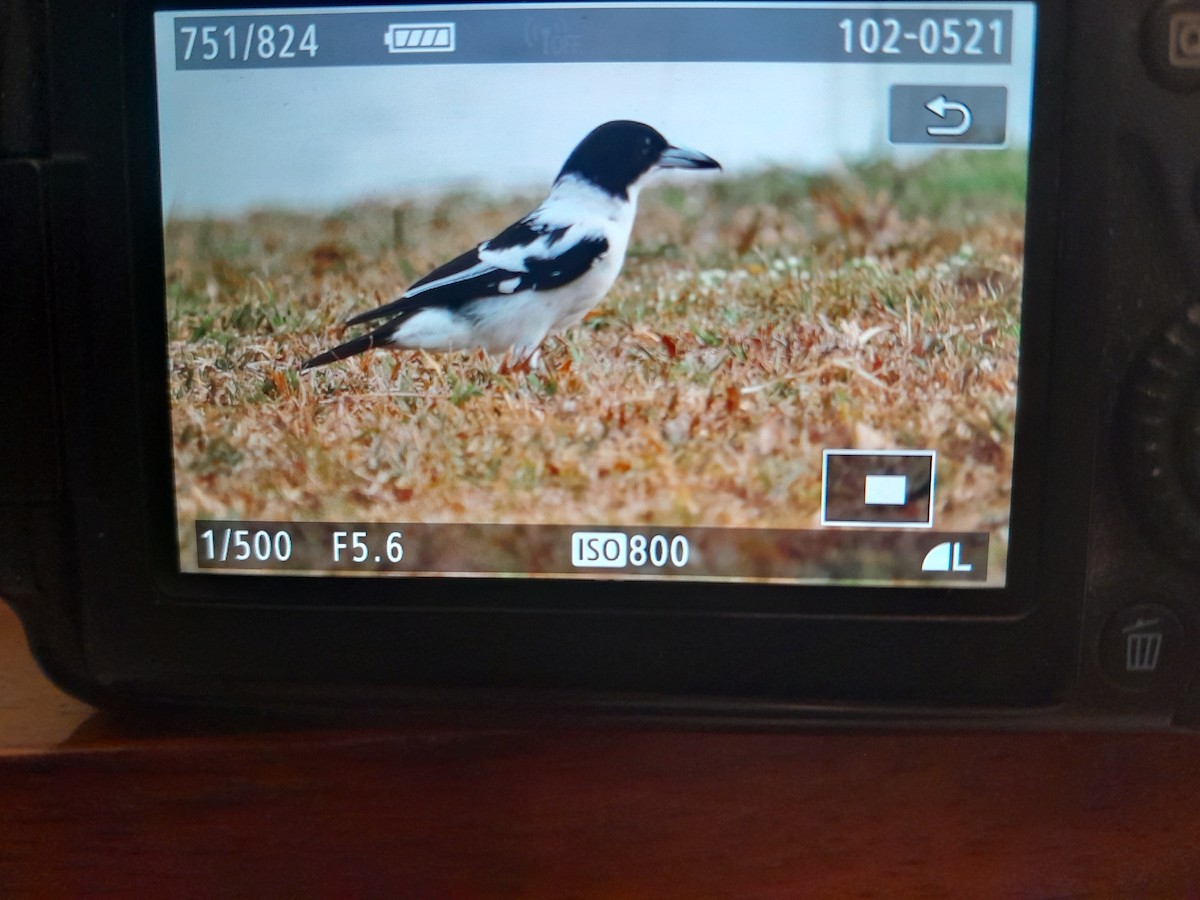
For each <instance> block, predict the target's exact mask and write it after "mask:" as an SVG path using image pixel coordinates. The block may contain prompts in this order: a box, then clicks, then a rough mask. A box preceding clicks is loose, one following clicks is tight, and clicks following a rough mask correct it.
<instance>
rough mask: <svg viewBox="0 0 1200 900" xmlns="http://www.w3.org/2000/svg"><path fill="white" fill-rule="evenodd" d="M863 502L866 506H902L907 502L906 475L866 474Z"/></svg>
mask: <svg viewBox="0 0 1200 900" xmlns="http://www.w3.org/2000/svg"><path fill="white" fill-rule="evenodd" d="M866 484H867V487H866V493H865V496H864V498H863V502H864V503H865V504H866V505H867V506H903V505H904V504H905V503H907V502H908V476H907V475H868V476H867V479H866Z"/></svg>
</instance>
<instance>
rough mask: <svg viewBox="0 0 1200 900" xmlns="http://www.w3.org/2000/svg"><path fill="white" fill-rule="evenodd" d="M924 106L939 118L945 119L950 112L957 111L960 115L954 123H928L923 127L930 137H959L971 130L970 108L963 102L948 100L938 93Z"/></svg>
mask: <svg viewBox="0 0 1200 900" xmlns="http://www.w3.org/2000/svg"><path fill="white" fill-rule="evenodd" d="M925 108H926V109H927V110H929V111H930V112H931V113H933V114H934V115H935V116H937V117H938V118H939V119H945V118H946V117H947V116H948V115H949V114H951V113H957V114H958V116H959V117H960V118H959V121H958V123H957V124H955V125H930V126H929V127H928V128H926V129H925V131H926V133H928V134H929V136H930V137H961V136H962V135H964V134H966V133H967V132H968V131H970V130H971V108H970V107H969V106H967V104H965V103H959V102H957V101H956V100H949V99H947V97H946V95H945V94H940V95H938V96H937V97H934V98H933V99H932V100H930V101H929V102H928V103H926V104H925Z"/></svg>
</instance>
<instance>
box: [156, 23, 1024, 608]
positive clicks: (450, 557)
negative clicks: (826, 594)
mask: <svg viewBox="0 0 1200 900" xmlns="http://www.w3.org/2000/svg"><path fill="white" fill-rule="evenodd" d="M1036 20H1037V16H1036V7H1035V5H1034V4H1033V3H1031V2H1000V3H961V4H953V3H926V4H924V5H922V4H916V3H889V4H875V5H871V4H862V3H828V2H823V3H754V2H751V3H736V4H734V3H707V2H706V3H692V2H672V3H661V4H657V3H644V4H615V3H571V4H554V3H539V4H496V5H488V4H470V5H437V6H432V5H431V6H396V7H377V8H365V7H345V8H335V7H327V8H304V9H287V8H273V9H267V10H261V9H255V10H248V9H228V10H197V11H178V10H173V11H170V12H158V13H155V14H154V27H155V42H156V54H157V98H158V120H159V150H160V160H161V173H160V175H161V197H162V215H163V242H164V259H165V293H164V302H165V307H166V322H167V341H168V348H167V349H168V352H167V358H168V363H169V390H170V409H171V422H172V434H173V447H174V476H175V495H174V499H175V510H176V520H177V527H178V544H179V554H180V568H181V570H182V571H184V572H237V573H242V574H250V573H273V574H295V575H305V574H309V575H360V576H409V577H413V576H445V575H454V576H478V577H531V578H585V579H691V580H702V581H724V582H776V583H789V584H822V585H872V586H914V585H938V586H953V587H1001V586H1003V585H1004V584H1005V583H1006V574H1007V568H1008V548H1009V540H1010V534H1009V521H1010V514H1011V508H1012V503H1011V494H1012V484H1013V481H1012V472H1013V460H1014V448H1015V440H1014V438H1015V428H1016V412H1017V405H1018V397H1017V384H1018V370H1019V353H1018V350H1019V345H1020V341H1021V331H1022V329H1021V325H1022V289H1023V283H1024V266H1025V226H1026V202H1027V183H1028V169H1029V148H1030V138H1031V122H1032V111H1033V83H1034V78H1033V69H1034V46H1035V36H1036Z"/></svg>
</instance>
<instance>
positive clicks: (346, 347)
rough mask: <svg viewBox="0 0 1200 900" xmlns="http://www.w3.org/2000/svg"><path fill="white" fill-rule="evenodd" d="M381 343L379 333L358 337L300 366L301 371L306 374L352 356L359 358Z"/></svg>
mask: <svg viewBox="0 0 1200 900" xmlns="http://www.w3.org/2000/svg"><path fill="white" fill-rule="evenodd" d="M381 343H382V342H381V341H380V339H379V335H378V333H372V334H364V335H363V336H362V337H356V338H355V339H354V340H352V341H346V343H344V344H339V345H338V346H336V347H334V348H333V349H332V350H326V351H325V352H324V353H319V354H317V355H316V356H314V357H313V358H312V359H310V360H307V361H306V362H304V363H303V364H302V365H301V366H300V371H301V372H306V371H308V370H309V369H315V368H316V367H317V366H324V365H328V364H329V363H331V362H337V361H338V360H339V359H348V358H349V357H351V356H357V355H358V354H359V353H365V352H366V351H368V350H370V349H371V348H372V347H376V346H379V345H380V344H381Z"/></svg>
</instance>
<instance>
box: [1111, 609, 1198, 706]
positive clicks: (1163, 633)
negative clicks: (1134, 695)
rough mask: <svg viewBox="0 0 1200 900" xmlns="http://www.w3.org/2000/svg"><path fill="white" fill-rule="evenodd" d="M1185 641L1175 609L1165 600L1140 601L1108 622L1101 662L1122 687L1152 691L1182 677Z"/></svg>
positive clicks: (1120, 611) (1112, 678)
mask: <svg viewBox="0 0 1200 900" xmlns="http://www.w3.org/2000/svg"><path fill="white" fill-rule="evenodd" d="M1184 645H1185V636H1184V630H1183V625H1182V624H1181V623H1180V621H1179V619H1178V617H1176V615H1175V613H1173V612H1172V611H1171V610H1170V609H1168V608H1167V607H1165V606H1163V605H1162V604H1161V603H1138V604H1134V605H1133V606H1127V607H1125V608H1124V609H1122V610H1119V611H1118V612H1116V613H1113V615H1112V616H1111V617H1110V618H1109V620H1108V623H1107V624H1106V625H1105V626H1104V631H1103V633H1102V634H1101V637H1100V664H1101V666H1102V667H1103V669H1104V673H1105V674H1106V675H1107V676H1108V677H1109V678H1110V679H1111V680H1112V681H1114V682H1115V683H1116V684H1118V685H1120V686H1121V687H1124V688H1129V689H1132V690H1138V691H1148V690H1152V689H1154V688H1161V687H1164V686H1167V685H1170V684H1171V683H1173V682H1174V681H1175V680H1177V679H1178V678H1179V676H1180V674H1181V670H1182V662H1183V660H1184V658H1185V653H1184V649H1185V647H1184Z"/></svg>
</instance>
